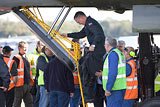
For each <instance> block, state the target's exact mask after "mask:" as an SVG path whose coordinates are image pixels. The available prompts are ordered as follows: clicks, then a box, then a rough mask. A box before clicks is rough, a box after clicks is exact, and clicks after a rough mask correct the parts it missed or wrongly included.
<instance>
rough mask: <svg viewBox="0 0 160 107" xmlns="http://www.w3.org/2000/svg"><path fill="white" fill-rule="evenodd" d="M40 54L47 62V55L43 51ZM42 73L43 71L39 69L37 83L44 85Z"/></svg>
mask: <svg viewBox="0 0 160 107" xmlns="http://www.w3.org/2000/svg"><path fill="white" fill-rule="evenodd" d="M40 56H43V57H44V58H45V59H46V62H47V63H48V62H49V61H48V58H47V56H46V55H45V54H44V53H42V54H41V55H40ZM43 74H44V71H42V70H40V69H39V77H38V85H39V86H40V85H44V79H43Z"/></svg>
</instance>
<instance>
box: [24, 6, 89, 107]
mask: <svg viewBox="0 0 160 107" xmlns="http://www.w3.org/2000/svg"><path fill="white" fill-rule="evenodd" d="M22 9H24V10H23V12H24V13H25V14H27V16H28V18H29V19H31V20H32V19H34V20H35V21H36V22H37V23H38V24H39V25H40V26H41V27H42V28H43V29H44V30H45V31H46V32H48V31H49V30H50V28H51V27H50V26H49V25H47V24H46V23H45V22H44V20H43V18H42V16H41V14H40V11H39V9H38V7H37V10H38V12H39V14H40V17H41V20H40V19H39V18H38V16H37V14H36V11H35V9H34V8H33V11H34V13H35V15H34V14H33V12H32V11H31V10H30V9H29V8H26V7H23V8H22ZM50 36H51V37H52V38H53V39H54V40H55V41H56V42H57V43H58V44H59V45H60V46H61V47H62V48H63V49H64V50H65V51H66V52H67V53H68V55H69V56H68V57H69V58H70V56H71V58H72V59H74V60H75V62H74V64H76V67H77V72H78V78H79V84H80V90H81V97H82V103H83V107H88V105H87V104H85V101H84V96H83V89H82V83H81V78H80V74H79V62H78V61H79V59H80V56H81V53H80V44H79V43H77V42H72V41H71V40H69V39H68V38H63V37H62V36H61V35H60V34H59V32H57V31H55V30H54V29H53V30H52V31H51V33H50ZM62 40H64V41H66V42H68V43H69V44H70V46H72V47H71V48H68V47H67V46H66V45H65V44H64V43H63V42H62ZM71 49H73V51H74V54H73V52H71Z"/></svg>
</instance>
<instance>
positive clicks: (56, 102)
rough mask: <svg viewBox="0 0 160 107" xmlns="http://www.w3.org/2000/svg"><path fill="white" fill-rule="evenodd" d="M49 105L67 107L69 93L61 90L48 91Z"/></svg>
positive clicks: (50, 106) (51, 106)
mask: <svg viewBox="0 0 160 107" xmlns="http://www.w3.org/2000/svg"><path fill="white" fill-rule="evenodd" d="M49 97H50V105H49V107H68V106H69V99H70V97H69V93H66V92H62V91H54V90H52V91H50V95H49Z"/></svg>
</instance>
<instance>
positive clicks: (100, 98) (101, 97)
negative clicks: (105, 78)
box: [94, 84, 107, 107]
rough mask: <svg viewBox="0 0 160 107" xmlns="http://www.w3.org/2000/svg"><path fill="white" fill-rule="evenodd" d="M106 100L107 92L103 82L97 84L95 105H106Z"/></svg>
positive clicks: (99, 106) (96, 106)
mask: <svg viewBox="0 0 160 107" xmlns="http://www.w3.org/2000/svg"><path fill="white" fill-rule="evenodd" d="M104 101H105V103H107V102H106V97H105V92H104V90H103V87H102V85H101V84H97V85H96V95H95V100H94V107H104Z"/></svg>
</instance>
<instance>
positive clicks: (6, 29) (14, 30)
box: [0, 19, 137, 38]
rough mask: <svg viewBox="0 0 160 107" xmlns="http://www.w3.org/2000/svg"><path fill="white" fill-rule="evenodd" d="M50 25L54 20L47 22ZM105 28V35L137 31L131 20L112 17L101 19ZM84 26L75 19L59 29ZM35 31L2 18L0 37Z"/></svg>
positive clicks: (75, 30) (0, 21)
mask: <svg viewBox="0 0 160 107" xmlns="http://www.w3.org/2000/svg"><path fill="white" fill-rule="evenodd" d="M47 23H48V24H49V25H50V26H51V24H52V22H47ZM99 23H100V24H101V25H102V28H103V30H104V33H105V36H113V37H116V38H118V37H120V36H134V35H137V34H136V33H132V23H131V22H130V21H129V20H124V21H116V20H112V19H106V20H103V21H99ZM82 27H83V26H81V25H78V24H77V23H75V22H74V21H65V22H64V23H63V25H62V27H61V29H60V30H59V32H60V33H66V32H77V31H80V30H81V28H82ZM28 35H33V33H32V32H31V31H30V30H29V29H28V28H27V25H26V24H25V23H23V22H12V21H8V20H0V37H6V38H7V37H8V36H28Z"/></svg>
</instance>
